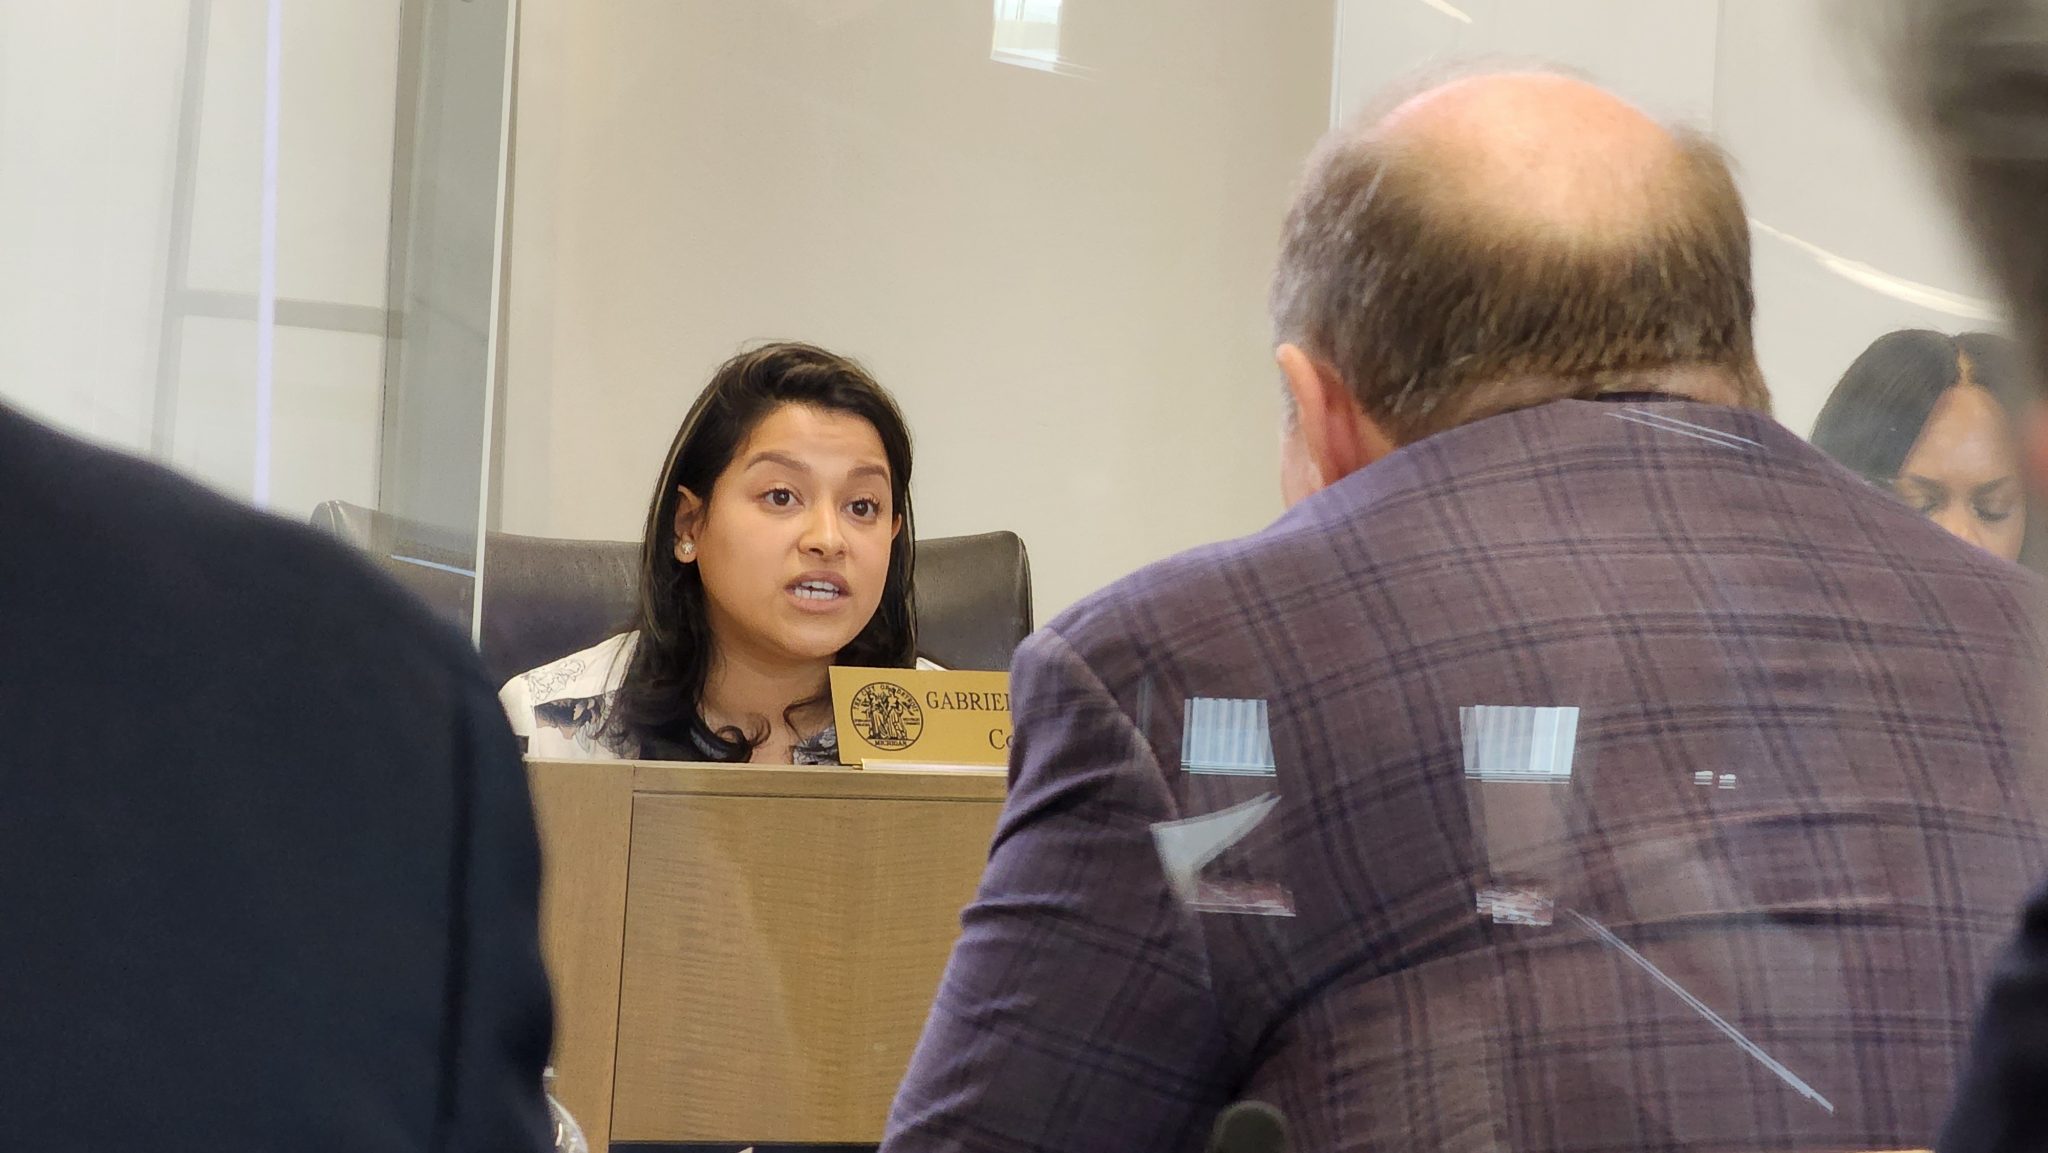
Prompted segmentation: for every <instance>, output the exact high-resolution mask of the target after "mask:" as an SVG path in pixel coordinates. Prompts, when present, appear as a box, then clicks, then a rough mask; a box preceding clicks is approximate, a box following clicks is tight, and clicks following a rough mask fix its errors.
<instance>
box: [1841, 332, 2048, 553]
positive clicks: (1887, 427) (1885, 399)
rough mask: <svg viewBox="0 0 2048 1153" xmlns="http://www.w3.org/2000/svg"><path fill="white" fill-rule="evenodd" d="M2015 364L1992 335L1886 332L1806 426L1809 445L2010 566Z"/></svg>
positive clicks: (2019, 533)
mask: <svg viewBox="0 0 2048 1153" xmlns="http://www.w3.org/2000/svg"><path fill="white" fill-rule="evenodd" d="M2017 363H2018V361H2017V358H2016V357H2014V355H2013V354H2012V350H2011V345H2010V343H2009V342H2008V341H2006V340H2005V339H2004V338H2002V337H1998V336H1993V335H1991V334H1990V333H1982V332H1972V333H1965V334H1963V335H1961V336H1955V337H1951V336H1945V335H1943V334H1941V333H1939V332H1933V331H1929V330H1927V329H1905V330H1902V331H1899V332H1891V333H1887V334H1885V335H1884V336H1881V337H1879V338H1878V339H1877V341H1876V342H1875V343H1874V344H1872V345H1871V346H1870V347H1869V348H1868V349H1866V350H1864V352H1863V355H1861V356H1859V357H1857V358H1856V362H1855V363H1854V364H1851V365H1850V366H1849V371H1848V372H1846V373H1844V374H1843V375H1842V380H1841V383H1840V384H1838V385H1836V386H1835V391H1834V393H1833V394H1832V395H1830V396H1829V397H1828V402H1827V404H1826V405H1825V406H1823V407H1822V408H1821V411H1820V417H1819V419H1818V420H1816V421H1815V422H1814V426H1813V443H1814V446H1815V447H1816V448H1819V449H1820V450H1821V451H1822V452H1825V453H1827V454H1828V455H1829V456H1831V457H1834V458H1835V459H1836V460H1838V461H1840V462H1841V463H1842V464H1844V465H1847V466H1848V467H1849V468H1850V469H1852V470H1854V471H1855V472H1857V473H1859V474H1861V475H1862V476H1863V478H1864V479H1865V480H1868V481H1869V482H1870V483H1872V484H1874V485H1877V486H1878V487H1880V488H1885V489H1890V490H1891V491H1893V492H1895V493H1897V494H1898V496H1899V498H1900V499H1901V500H1904V501H1905V502H1906V503H1907V504H1910V505H1912V506H1913V507H1914V508H1916V509H1918V510H1920V512H1921V513H1922V514H1923V515H1925V516H1926V517H1927V518H1928V519H1930V520H1932V521H1934V522H1935V523H1936V524H1938V525H1940V526H1941V527H1943V528H1945V529H1947V530H1948V531H1949V532H1951V533H1954V534H1955V535H1956V536H1959V537H1961V538H1962V539H1964V540H1966V541H1969V542H1970V543H1971V544H1974V545H1976V546H1978V547H1979V548H1982V549H1985V550H1987V551H1989V552H1992V553H1996V554H1997V555H1999V556H2002V557H2004V558H2006V559H2007V560H2017V559H2019V556H2020V550H2021V549H2022V548H2023V547H2025V545H2026V544H2027V539H2026V538H2027V519H2028V501H2027V493H2026V489H2025V486H2024V482H2023V480H2022V478H2021V472H2020V452H2019V445H2018V440H2017V432H2018V421H2019V416H2020V410H2021V408H2022V406H2023V404H2024V401H2023V400H2022V399H2021V390H2020V389H2019V387H2018V386H2019V384H2020V382H2019V381H2018V380H2017V379H2015V377H2016V370H2015V366H2016V365H2017Z"/></svg>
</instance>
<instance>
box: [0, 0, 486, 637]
mask: <svg viewBox="0 0 2048 1153" xmlns="http://www.w3.org/2000/svg"><path fill="white" fill-rule="evenodd" d="M509 28H510V5H509V4H508V3H505V2H502V0H501V2H499V3H487V2H457V0H449V2H448V3H445V4H442V3H432V2H428V0H421V2H420V3H401V0H364V2H361V3H346V4H335V3H324V2H317V0H186V2H182V3H165V4H153V5H148V6H146V10H145V9H140V8H139V9H137V10H136V11H134V12H130V13H125V14H124V15H123V16H122V17H121V18H120V19H118V20H116V19H109V18H107V16H106V14H105V13H103V12H98V11H93V10H88V9H83V8H79V7H78V6H77V5H71V4H63V3H56V2H44V0H28V2H26V3H20V4H9V5H6V6H5V8H4V10H0V249H4V250H5V251H6V252H7V253H8V260H7V264H6V269H5V272H4V273H0V294H4V298H0V299H4V301H5V304H6V308H5V310H4V311H5V320H4V321H0V400H5V401H6V402H7V403H9V404H12V405H14V406H17V407H19V408H21V409H23V410H25V411H26V412H28V413H30V414H31V415H34V416H37V417H40V418H42V419H44V420H47V421H49V422H51V423H54V424H55V425H57V426H58V427H61V428H64V429H67V430H70V431H73V432H76V433H79V434H81V435H83V436H86V437H88V438H90V439H93V440H96V441H99V442H102V443H105V444H107V445H110V446H112V447H115V448H119V449H122V450H125V451H129V452H134V453H140V454H144V455H148V456H150V457H153V458H155V459H157V460H160V461H162V462H164V463H166V464H168V465H170V466H172V467H173V468H176V469H178V470H179V471H181V472H184V473H186V474H187V475H189V476H192V477H193V478H195V479H198V480H200V481H202V482H204V483H206V484H208V485H210V486H212V487H214V488H216V489H219V490H221V491H223V492H225V493H227V494H229V495H232V496H235V497H238V498H240V499H243V500H247V501H250V502H251V503H254V504H255V505H257V506H259V507H262V508H265V509H269V510H271V511H273V512H276V513H278V514H279V515H283V516H287V517H291V518H294V519H301V520H303V519H307V518H312V519H314V520H315V521H316V522H317V523H320V524H321V525H323V526H324V527H327V528H329V529H331V530H333V531H338V532H341V533H343V534H344V535H346V536H348V537H350V538H351V539H353V540H355V541H357V542H358V543H361V544H364V545H366V546H367V547H370V548H371V549H372V550H373V551H374V552H376V553H377V554H378V555H379V557H380V558H382V559H383V560H384V561H385V563H387V564H390V565H392V566H394V569H395V571H396V573H397V575H398V576H399V578H400V579H401V580H406V581H408V582H409V583H413V584H415V586H416V587H417V588H418V591H420V592H422V593H423V595H426V596H427V597H428V599H429V600H431V601H434V602H435V603H436V605H437V607H439V608H441V609H442V610H443V611H444V613H445V614H446V615H448V616H449V617H450V618H451V619H452V620H454V621H455V622H456V623H457V624H458V625H460V626H461V627H463V628H464V629H467V628H468V627H469V625H470V621H471V616H472V604H473V601H474V588H473V586H474V583H475V582H474V580H473V576H472V575H471V574H473V572H474V570H475V567H476V565H475V553H476V534H477V525H478V518H479V512H478V510H479V508H480V507H481V484H482V481H481V478H482V475H483V471H484V464H483V462H484V440H485V435H486V431H485V430H486V416H485V411H486V402H487V398H488V395H489V389H488V387H487V385H488V381H489V375H488V370H487V366H486V355H485V354H486V348H487V344H488V327H489V325H488V321H489V319H490V317H491V315H492V312H491V309H492V301H493V300H495V296H494V293H493V285H494V280H493V277H494V274H495V265H494V259H495V255H496V244H495V238H496V235H497V232H496V228H497V221H498V196H497V190H498V187H499V185H500V178H501V171H500V151H501V149H500V141H501V138H502V123H503V114H504V110H505V102H506V99H507V93H506V89H505V76H506V73H507V67H506V61H507V57H508V46H509ZM451 110H459V111H451ZM436 190H443V191H442V196H441V199H440V200H438V201H437V200H435V199H434V197H433V196H432V193H433V192H435V191H436ZM424 361H432V368H431V370H429V369H426V368H423V367H416V364H419V363H421V362H424ZM422 445H430V446H431V447H428V448H422V447H421V446H422ZM423 462H424V463H423ZM394 558H396V559H394ZM423 565H424V566H429V567H422V566H423ZM422 574H424V575H422ZM422 580H424V581H425V582H427V584H429V585H431V586H432V587H426V585H422V584H421V581H422ZM458 585H459V587H457V586H458Z"/></svg>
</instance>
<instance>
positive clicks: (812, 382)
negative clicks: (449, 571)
mask: <svg viewBox="0 0 2048 1153" xmlns="http://www.w3.org/2000/svg"><path fill="white" fill-rule="evenodd" d="M911 541H912V527H911V511H910V432H909V429H908V428H907V427H906V425H905V424H904V421H903V416H902V414H901V413H900V412H899V411H898V410H897V408H896V402H895V401H894V400H893V399H891V398H890V396H889V394H888V393H887V392H886V391H885V390H883V388H882V387H881V385H879V384H877V383H875V381H874V379H873V378H872V377H870V376H869V375H868V374H867V372H866V370H864V369H862V368H861V366H860V365H858V364H856V363H854V362H853V361H851V360H848V359H846V358H844V357H841V356H836V355H834V354H832V353H830V352H826V351H825V350H824V349H821V348H816V347H813V346H811V345H807V344H795V343H781V344H770V345H767V346H764V347H762V348H759V349H755V350H754V351H751V352H747V353H742V354H741V355H739V356H736V357H734V358H733V359H731V360H729V361H727V362H726V363H725V364H724V365H722V366H720V368H719V369H718V371H717V372H716V373H715V374H713V376H712V378H711V383H710V384H709V385H708V386H707V387H706V388H705V389H704V392H703V395H701V396H699V397H698V398H697V402H696V404H695V405H693V406H692V407H691V409H690V413H689V415H688V416H687V417H685V418H684V420H683V426H682V428H681V429H680V430H678V431H677V433H676V436H675V441H674V443H673V444H671V445H670V447H669V452H668V460H667V463H666V464H664V465H663V466H662V470H661V475H660V477H659V479H658V480H657V481H656V483H655V489H654V498H653V500H652V501H651V502H650V504H649V506H648V510H647V524H646V528H645V531H644V533H643V534H642V537H641V551H640V575H639V584H640V589H639V609H638V613H637V616H638V620H637V622H636V624H637V627H636V628H635V629H634V630H633V631H631V632H628V633H624V634H622V635H619V636H615V637H612V638H611V639H609V640H606V641H604V642H602V643H600V644H598V645H595V646H593V647H591V648H588V649H585V650H584V651H582V652H580V653H575V654H572V655H570V656H567V657H564V658H562V659H561V660H558V661H555V662H554V663H552V664H549V665H544V666H542V667H541V668H537V669H534V670H532V671H530V672H527V673H524V674H521V675H520V676H517V677H514V678H512V680H511V681H509V682H507V683H506V685H505V687H504V689H503V691H502V692H500V694H499V699H500V701H501V702H502V703H503V704H504V706H505V711H506V713H507V715H508V716H510V717H511V719H512V727H513V729H514V731H516V732H518V733H519V734H520V735H522V736H524V737H526V738H527V751H528V752H529V753H530V754H532V755H535V756H554V757H565V756H566V757H577V756H583V757H599V758H610V757H643V758H648V759H658V760H687V761H754V762H759V763H783V764H787V763H791V762H794V763H798V764H830V763H834V762H836V761H837V759H838V737H837V733H836V732H835V730H834V729H833V726H832V703H831V694H830V687H829V678H828V672H827V670H828V669H830V667H831V666H832V665H834V664H847V665H861V666H870V667H896V668H901V667H908V666H910V665H912V664H913V663H914V662H915V658H916V635H915V623H914V614H913V611H912V605H911Z"/></svg>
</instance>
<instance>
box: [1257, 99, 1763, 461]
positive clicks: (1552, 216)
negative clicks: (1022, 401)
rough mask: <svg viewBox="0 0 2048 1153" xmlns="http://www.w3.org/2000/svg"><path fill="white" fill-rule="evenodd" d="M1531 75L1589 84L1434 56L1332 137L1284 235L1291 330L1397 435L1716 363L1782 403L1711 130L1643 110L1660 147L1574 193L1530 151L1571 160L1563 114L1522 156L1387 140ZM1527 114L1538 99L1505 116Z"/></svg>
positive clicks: (1277, 328)
mask: <svg viewBox="0 0 2048 1153" xmlns="http://www.w3.org/2000/svg"><path fill="white" fill-rule="evenodd" d="M1530 76H1535V77H1538V78H1548V77H1559V78H1563V79H1567V80H1572V81H1580V82H1581V83H1584V81H1583V78H1582V77H1578V76H1573V75H1571V74H1570V73H1569V72H1567V71H1565V70H1562V69H1557V68H1553V67H1549V66H1545V65H1533V66H1532V65H1529V64H1526V63H1516V64H1512V65H1505V66H1504V65H1503V63H1502V62H1501V61H1498V60H1491V61H1476V62H1475V61H1467V62H1460V63H1456V64H1451V65H1435V66H1432V67H1430V68H1426V69H1424V70H1422V71H1421V72H1419V73H1417V74H1415V75H1413V76H1411V77H1408V78H1406V79H1404V80H1402V81H1400V82H1398V83H1396V84H1395V85H1393V86H1392V87H1390V88H1389V89H1387V90H1385V91H1384V92H1383V93H1382V94H1381V95H1380V96H1379V97H1378V98H1377V99H1375V100H1374V101H1373V102H1372V103H1371V104H1370V105H1368V106H1367V107H1366V108H1364V109H1363V110H1361V113H1360V114H1359V115H1358V116H1354V117H1353V118H1352V119H1351V120H1350V121H1349V122H1347V124H1346V126H1345V127H1343V128H1340V129H1338V130H1337V131H1335V132H1333V133H1331V134H1330V135H1329V136H1328V137H1326V138H1325V140H1324V141H1323V143H1322V144H1321V145H1320V146H1319V147H1318V148H1317V150H1316V152H1315V153H1314V155H1313V156H1312V157H1311V158H1310V160H1309V164H1308V169H1307V172H1306V174H1305V176H1304V178H1303V181H1302V185H1301V188H1300V190H1299V192H1298V194H1297V195H1296V198H1295V202H1294V206H1293V208H1292V209H1291V210H1290V212H1289V213H1288V217H1287V224H1286V227H1285V230H1284V232H1283V234H1282V239H1281V252H1280V259H1279V261H1278V264H1277V266H1276V267H1275V270H1274V275H1273V281H1272V288H1271V293H1270V296H1269V301H1268V303H1269V307H1270V310H1271V313H1272V320H1273V328H1274V335H1275V337H1276V339H1277V340H1279V341H1280V342H1281V343H1286V344H1293V345H1296V346H1298V347H1300V348H1301V349H1302V351H1304V352H1305V353H1307V354H1308V355H1309V356H1311V357H1312V358H1314V359H1316V360H1318V361H1320V362H1322V363H1323V364H1325V365H1327V366H1328V367H1329V368H1330V369H1332V370H1334V372H1335V373H1336V374H1337V375H1338V376H1339V377H1341V378H1342V379H1343V380H1344V382H1345V384H1346V385H1347V386H1348V387H1349V388H1350V390H1351V392H1352V394H1353V395H1354V397H1355V398H1356V399H1357V401H1358V402H1359V404H1360V406H1361V408H1362V409H1363V410H1364V412H1365V413H1366V414H1367V415H1368V416H1370V417H1372V418H1373V419H1374V420H1375V421H1377V422H1378V423H1379V424H1380V425H1381V427H1382V428H1383V429H1384V430H1385V431H1386V432H1387V433H1388V434H1389V435H1390V436H1392V437H1393V438H1394V439H1395V440H1396V442H1397V443H1411V442H1413V441H1415V440H1419V439H1421V438H1423V437H1425V436H1429V435H1432V434H1434V433H1436V432H1440V431H1443V430H1444V429H1446V428H1450V427H1453V426H1455V425H1457V424H1461V423H1465V422H1467V421H1469V420H1472V419H1476V418H1477V416H1479V415H1483V414H1485V413H1486V412H1488V411H1505V410H1506V409H1507V408H1511V407H1519V406H1524V405H1528V404H1539V403H1544V402H1546V401H1549V400H1556V399H1564V398H1567V397H1573V396H1590V395H1598V394H1599V393H1601V392H1604V391H1610V390H1615V389H1635V388H1647V389H1657V388H1659V387H1660V382H1663V381H1667V380H1671V379H1675V378H1677V377H1681V376H1687V375H1697V374H1702V373H1704V374H1717V375H1718V377H1719V378H1721V379H1723V380H1725V381H1726V383H1727V386H1728V389H1729V391H1731V392H1732V393H1733V394H1734V395H1735V397H1736V398H1737V399H1738V400H1739V401H1740V402H1741V403H1745V404H1749V405H1751V406H1753V407H1757V408H1762V409H1766V410H1767V409H1768V408H1769V404H1770V399H1769V393H1768V391H1766V390H1765V389H1764V387H1763V382H1762V376H1761V373H1760V372H1759V370H1758V368H1757V365H1756V357H1755V349H1754V345H1753V338H1752V332H1751V322H1752V317H1753V313H1754V296H1753V292H1752V289H1751V281H1750V253H1749V225H1748V219H1747V217H1746V216H1745V214H1744V212H1743V209H1742V200H1741V196H1740V194H1739V193H1738V192H1737V190H1736V188H1735V184H1734V178H1733V176H1732V175H1731V174H1730V173H1729V171H1728V168H1727V165H1726V163H1725V161H1724V159H1723V157H1722V155H1721V153H1720V150H1719V149H1718V148H1716V147H1715V146H1714V145H1713V143H1712V142H1711V141H1709V140H1707V139H1705V138H1704V137H1701V136H1699V135H1697V134H1695V133H1690V132H1686V131H1683V130H1662V129H1660V128H1659V127H1658V126H1656V125H1654V124H1653V123H1651V122H1649V121H1648V120H1647V118H1643V117H1641V116H1640V115H1639V113H1638V112H1636V111H1635V110H1631V111H1630V112H1629V116H1630V117H1631V118H1633V121H1640V122H1641V123H1642V124H1643V125H1644V126H1645V131H1647V132H1648V133H1651V134H1654V135H1655V139H1656V140H1657V143H1656V144H1655V145H1654V146H1653V147H1651V148H1649V149H1648V150H1647V151H1643V152H1630V151H1627V150H1625V149H1624V150H1619V151H1615V152H1613V153H1611V154H1607V153H1601V152H1599V150H1598V149H1597V148H1594V149H1592V150H1591V151H1589V152H1588V153H1587V156H1588V157H1589V160H1588V167H1587V169H1586V172H1587V173H1588V174H1590V180H1591V182H1590V183H1582V184H1571V183H1567V184H1565V185H1563V186H1562V188H1563V191H1562V192H1557V190H1558V188H1559V187H1560V186H1559V185H1556V184H1545V183H1544V182H1543V180H1544V179H1545V178H1544V177H1537V178H1534V179H1532V180H1524V181H1522V183H1520V184H1517V183H1516V182H1517V180H1518V179H1520V174H1521V173H1522V172H1523V168H1522V167H1521V165H1523V164H1525V163H1527V161H1528V157H1527V155H1526V153H1527V152H1528V150H1529V149H1531V148H1535V149H1537V150H1538V153H1539V155H1541V154H1552V155H1554V154H1556V153H1557V152H1559V151H1562V152H1564V153H1566V154H1570V153H1571V151H1572V149H1571V144H1572V141H1571V140H1570V139H1569V135H1568V134H1567V135H1566V136H1557V135H1555V132H1554V130H1555V126H1554V125H1551V126H1550V128H1549V130H1550V131H1552V133H1553V134H1552V135H1550V136H1543V135H1541V134H1540V133H1539V135H1538V136H1537V137H1536V138H1535V142H1534V143H1532V142H1531V141H1529V140H1517V141H1515V142H1514V143H1513V144H1511V145H1508V146H1506V147H1507V149H1508V157H1507V158H1506V160H1505V163H1503V156H1502V155H1500V154H1496V153H1492V152H1489V151H1488V150H1487V148H1486V147H1483V146H1482V147H1478V148H1461V147H1458V146H1456V145H1455V143H1453V144H1452V145H1450V146H1445V145H1444V142H1443V141H1442V140H1440V139H1438V138H1435V137H1430V136H1429V135H1428V134H1427V133H1424V134H1423V135H1422V136H1420V137H1418V136H1417V135H1416V134H1414V133H1412V132H1405V131H1391V130H1390V131H1385V132H1383V131H1381V127H1382V122H1383V121H1388V120H1389V118H1390V116H1391V117H1392V118H1393V119H1396V120H1398V119H1399V118H1400V117H1399V116H1398V115H1396V114H1397V113H1398V112H1399V111H1400V110H1401V109H1403V108H1404V107H1407V106H1409V105H1410V104H1411V102H1415V101H1417V100H1418V98H1420V97H1423V96H1424V95H1425V94H1428V93H1432V92H1435V91H1437V90H1439V89H1446V88H1449V87H1451V86H1455V85H1458V84H1459V83H1460V82H1461V81H1465V80H1468V79H1474V80H1476V79H1481V78H1486V77H1497V78H1500V79H1502V80H1503V81H1504V82H1513V81H1516V80H1517V78H1526V77H1530ZM1516 98H1519V97H1516ZM1536 98H1537V99H1543V98H1544V97H1536ZM1603 99H1610V100H1611V99H1612V98H1611V95H1610V96H1608V97H1603ZM1613 102H1614V103H1616V104H1618V105H1621V106H1623V107H1626V104H1625V102H1620V101H1613ZM1522 107H1535V106H1532V105H1511V106H1509V107H1505V108H1503V109H1502V112H1503V114H1504V115H1506V116H1510V117H1511V116H1514V115H1516V114H1517V110H1518V109H1519V108H1522ZM1488 123H1491V122H1490V121H1488ZM1665 133H1668V135H1666V134H1665ZM1482 135H1483V133H1482ZM1639 135H1640V134H1639ZM1552 140H1556V141H1560V142H1561V143H1562V147H1561V149H1554V148H1551V147H1550V144H1549V141H1552ZM1610 160H1611V161H1612V164H1611V165H1608V164H1607V162H1608V161H1610ZM1573 162H1575V161H1568V162H1567V165H1569V164H1570V163H1573ZM1530 191H1534V192H1537V193H1539V194H1542V193H1549V192H1557V195H1555V196H1550V197H1549V198H1548V200H1547V201H1546V200H1545V199H1544V198H1543V197H1542V196H1540V195H1539V196H1538V197H1537V198H1535V199H1534V200H1532V199H1530V198H1529V197H1527V196H1524V195H1522V194H1523V193H1526V192H1530Z"/></svg>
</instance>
